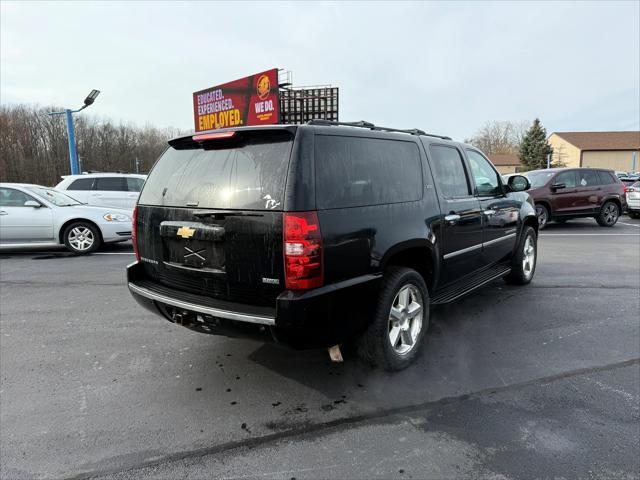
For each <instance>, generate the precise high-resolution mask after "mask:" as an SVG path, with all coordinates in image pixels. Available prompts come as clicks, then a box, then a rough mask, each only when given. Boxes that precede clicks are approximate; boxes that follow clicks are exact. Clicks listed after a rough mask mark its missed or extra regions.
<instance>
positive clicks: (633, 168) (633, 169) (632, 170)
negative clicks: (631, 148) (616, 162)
mask: <svg viewBox="0 0 640 480" xmlns="http://www.w3.org/2000/svg"><path fill="white" fill-rule="evenodd" d="M637 156H638V152H633V160H632V161H631V173H636V157H637Z"/></svg>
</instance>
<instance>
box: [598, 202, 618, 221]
mask: <svg viewBox="0 0 640 480" xmlns="http://www.w3.org/2000/svg"><path fill="white" fill-rule="evenodd" d="M618 218H620V208H619V207H618V205H617V204H616V203H615V202H611V201H609V202H604V205H602V208H601V209H600V213H598V216H597V217H596V221H597V222H598V225H600V226H601V227H613V226H614V225H615V224H616V223H617V222H618Z"/></svg>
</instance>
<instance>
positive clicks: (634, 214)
mask: <svg viewBox="0 0 640 480" xmlns="http://www.w3.org/2000/svg"><path fill="white" fill-rule="evenodd" d="M625 192H626V194H627V211H628V212H629V216H630V217H631V218H640V181H637V182H636V183H634V184H632V185H631V186H630V187H625Z"/></svg>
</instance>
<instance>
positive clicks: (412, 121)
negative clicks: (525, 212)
mask: <svg viewBox="0 0 640 480" xmlns="http://www.w3.org/2000/svg"><path fill="white" fill-rule="evenodd" d="M639 5H640V2H638V1H630V2H598V3H521V2H517V3H512V4H511V3H506V2H504V3H503V2H501V3H486V2H476V3H453V2H443V3H400V2H392V3H391V2H389V3H385V2H358V3H351V4H344V3H340V4H338V3H318V2H314V3H301V2H296V3H267V2H260V3H205V2H196V3H182V2H180V3H178V2H142V3H130V2H129V3H117V2H113V1H112V2H103V3H80V2H72V3H61V2H50V3H36V2H23V3H14V2H7V1H2V3H1V7H0V9H1V11H0V13H1V15H0V22H1V24H0V27H1V28H0V35H1V38H0V40H1V41H0V49H1V65H0V67H1V69H0V82H1V83H0V101H1V102H2V103H3V104H9V103H21V102H27V103H38V104H41V105H50V104H56V105H61V106H65V107H78V106H80V105H81V104H82V99H83V98H84V96H85V95H86V94H87V93H88V92H89V91H90V90H91V89H92V88H97V89H99V90H101V91H102V93H101V95H100V97H99V98H98V100H97V101H96V103H95V104H94V105H93V106H92V107H91V109H90V110H87V111H86V112H83V115H84V114H93V115H99V116H103V117H107V118H111V119H113V120H116V121H124V122H133V123H136V124H139V125H142V124H145V123H150V124H153V125H156V126H159V127H166V126H174V127H179V128H183V129H193V116H192V100H191V93H192V92H194V91H196V90H201V89H203V88H206V87H210V86H213V85H216V84H220V83H225V82H227V81H230V80H234V79H236V78H239V77H243V76H246V75H249V74H252V73H255V72H259V71H262V70H266V69H269V68H272V67H279V68H285V69H288V70H291V71H292V72H293V80H294V84H295V85H297V86H302V85H312V84H329V83H330V84H333V85H335V86H338V87H340V119H341V120H345V121H347V120H360V119H366V120H369V121H373V122H375V123H378V124H380V125H387V126H393V127H399V128H402V127H407V128H409V127H419V128H422V129H426V130H429V131H432V132H437V133H443V134H448V135H452V136H453V137H454V138H455V139H459V140H462V139H463V138H465V137H468V136H470V135H472V134H473V133H474V131H476V129H477V128H478V127H479V126H481V125H482V124H483V123H484V122H485V121H488V120H531V119H533V118H534V117H536V116H538V117H540V118H541V120H542V122H543V124H544V125H545V127H546V128H547V130H548V131H549V132H551V131H567V130H569V131H572V130H631V129H638V128H640V64H639V63H640V47H639V45H640V33H639V19H640V10H639Z"/></svg>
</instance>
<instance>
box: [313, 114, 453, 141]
mask: <svg viewBox="0 0 640 480" xmlns="http://www.w3.org/2000/svg"><path fill="white" fill-rule="evenodd" d="M307 125H327V126H345V127H360V128H368V129H370V130H378V131H382V132H399V133H409V134H411V135H425V136H427V137H435V138H441V139H443V140H451V137H447V136H444V135H436V134H434V133H427V132H425V131H423V130H419V129H417V128H412V129H410V130H402V129H399V128H389V127H380V126H378V125H374V124H373V123H371V122H367V121H365V120H360V121H359V122H334V121H333V120H323V119H321V118H316V119H314V120H309V121H308V122H307Z"/></svg>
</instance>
